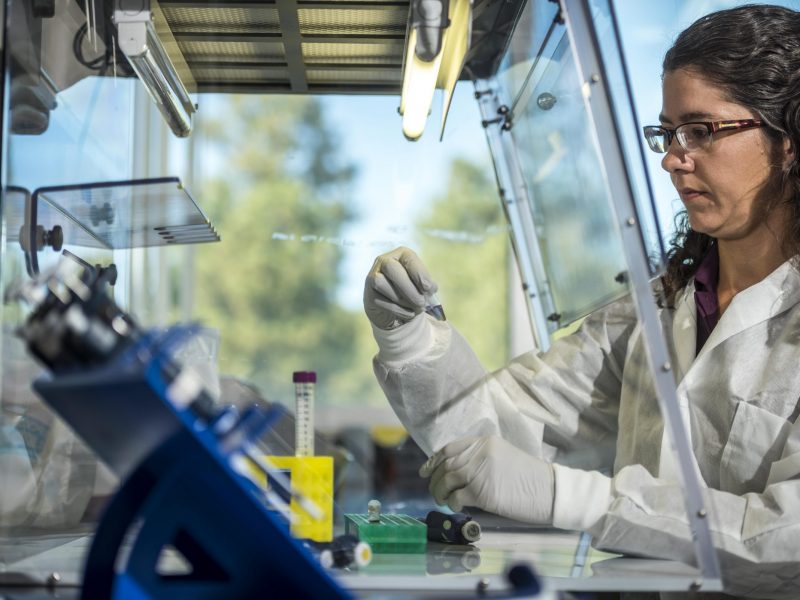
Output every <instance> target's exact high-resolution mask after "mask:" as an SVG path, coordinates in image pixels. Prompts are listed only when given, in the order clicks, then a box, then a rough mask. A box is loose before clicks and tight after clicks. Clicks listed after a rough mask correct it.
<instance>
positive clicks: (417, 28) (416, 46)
mask: <svg viewBox="0 0 800 600" xmlns="http://www.w3.org/2000/svg"><path fill="white" fill-rule="evenodd" d="M471 26H472V4H471V2H470V0H412V3H411V24H410V28H409V35H408V46H407V48H406V57H405V62H404V65H403V88H402V92H401V95H400V114H401V115H403V135H405V136H406V138H408V139H409V140H412V141H413V140H417V139H419V138H420V136H421V135H422V132H423V130H424V129H425V122H426V121H427V120H428V113H429V112H430V108H431V103H432V102H433V95H434V91H435V90H436V89H437V88H438V89H441V90H443V92H444V95H443V103H442V129H441V135H444V126H445V122H446V119H447V113H448V111H449V109H450V101H451V99H452V96H453V89H454V88H455V85H456V82H457V81H458V77H459V75H460V74H461V70H462V69H463V67H464V60H465V58H466V55H467V50H468V49H469V40H470V29H471Z"/></svg>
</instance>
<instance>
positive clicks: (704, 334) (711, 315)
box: [694, 244, 719, 355]
mask: <svg viewBox="0 0 800 600" xmlns="http://www.w3.org/2000/svg"><path fill="white" fill-rule="evenodd" d="M718 281H719V252H718V250H717V245H716V244H714V245H713V246H711V248H709V249H708V252H707V253H706V255H705V256H704V257H703V262H701V263H700V266H699V267H698V268H697V272H696V273H695V275H694V303H695V305H696V306H697V342H696V347H695V355H697V354H699V353H700V349H701V348H702V347H703V345H704V344H705V343H706V340H708V337H709V336H710V335H711V332H712V331H713V330H714V327H715V326H716V325H717V321H719V301H718V300H717V282H718Z"/></svg>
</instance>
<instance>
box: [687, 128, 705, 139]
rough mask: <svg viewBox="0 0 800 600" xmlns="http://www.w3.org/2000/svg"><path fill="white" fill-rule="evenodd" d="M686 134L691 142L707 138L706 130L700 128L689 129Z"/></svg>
mask: <svg viewBox="0 0 800 600" xmlns="http://www.w3.org/2000/svg"><path fill="white" fill-rule="evenodd" d="M688 134H689V137H691V138H692V139H693V140H704V139H706V138H707V137H708V129H706V128H705V127H701V126H697V127H691V128H690V129H689V131H688Z"/></svg>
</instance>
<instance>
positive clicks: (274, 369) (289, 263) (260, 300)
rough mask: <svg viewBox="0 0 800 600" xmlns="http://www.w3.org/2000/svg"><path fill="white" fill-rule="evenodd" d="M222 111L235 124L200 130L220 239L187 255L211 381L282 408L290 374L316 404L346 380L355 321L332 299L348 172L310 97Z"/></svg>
mask: <svg viewBox="0 0 800 600" xmlns="http://www.w3.org/2000/svg"><path fill="white" fill-rule="evenodd" d="M224 101H226V102H229V103H230V105H229V106H228V107H226V110H224V111H219V112H220V113H221V114H232V115H236V118H234V119H225V120H224V121H222V120H219V121H217V122H214V123H210V124H208V125H207V126H206V127H205V128H204V131H205V132H206V133H207V135H208V138H209V141H210V142H211V144H212V145H213V147H214V152H215V153H216V154H218V155H221V156H225V157H226V162H227V163H228V164H229V165H230V166H229V167H227V168H225V169H224V170H223V174H222V175H221V176H219V177H217V178H216V179H217V180H216V181H209V182H208V183H207V184H206V186H205V187H206V188H208V189H209V190H213V191H214V193H215V194H216V197H215V198H214V199H213V200H212V201H211V202H210V203H209V204H208V205H207V207H206V212H207V214H208V215H209V217H210V218H211V220H212V221H213V222H215V223H216V225H217V229H218V230H219V231H220V232H221V236H222V238H223V241H222V243H220V244H211V245H208V246H205V247H202V248H199V249H198V254H197V260H196V265H197V273H196V288H195V289H196V295H195V298H196V300H195V301H196V314H197V316H198V317H199V318H200V319H201V320H202V321H203V322H205V323H207V324H208V325H209V326H212V327H216V328H219V329H220V332H221V350H220V369H221V371H223V372H225V373H233V374H236V375H239V376H243V377H246V378H249V379H251V380H252V381H253V382H254V383H256V384H257V385H259V387H260V388H261V389H262V391H263V392H264V393H265V394H266V395H267V396H268V397H270V398H272V399H279V400H282V401H284V402H287V403H291V399H292V398H293V391H292V382H291V374H292V372H293V371H295V370H315V371H317V372H318V374H319V381H320V390H319V391H320V396H321V397H326V395H327V394H326V386H327V385H328V384H329V383H330V381H331V380H332V378H335V377H336V375H337V374H339V373H341V372H347V371H351V367H352V364H351V363H352V354H351V352H349V349H350V348H351V347H352V346H353V345H354V343H355V342H354V339H355V336H356V331H357V323H358V320H359V319H361V317H360V315H355V314H352V313H350V312H348V311H346V310H345V309H343V308H341V307H340V306H338V305H337V303H336V301H335V297H334V294H335V291H336V287H337V283H338V269H339V265H340V262H341V258H342V251H341V246H340V245H337V244H336V243H333V242H332V240H335V239H337V238H338V237H339V235H340V231H341V228H342V227H343V226H344V225H345V224H346V223H347V222H348V220H349V219H350V218H351V217H352V215H351V214H350V213H349V211H348V207H347V204H346V202H345V200H346V198H347V192H348V185H349V184H350V182H351V180H352V178H353V175H354V173H355V170H354V168H353V167H352V165H349V164H346V163H344V162H341V161H340V159H339V158H338V157H340V156H341V153H340V152H337V144H338V142H337V140H336V138H335V136H334V135H333V133H332V131H331V129H330V127H329V126H328V124H327V123H326V122H325V120H324V115H323V113H322V111H321V109H320V105H319V102H318V101H316V100H315V99H313V98H311V97H281V96H271V97H267V98H265V97H256V96H241V97H228V98H226V99H225V100H224ZM220 179H224V183H223V181H220ZM363 371H364V375H363V377H364V378H366V377H369V376H371V375H370V373H369V369H368V368H365V369H363Z"/></svg>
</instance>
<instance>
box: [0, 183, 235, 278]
mask: <svg viewBox="0 0 800 600" xmlns="http://www.w3.org/2000/svg"><path fill="white" fill-rule="evenodd" d="M5 201H6V209H5V213H6V239H7V241H10V242H15V241H16V242H19V243H20V245H21V246H22V249H23V251H24V252H25V259H26V264H27V269H28V273H29V274H31V275H34V274H36V273H38V271H39V267H38V258H37V252H38V251H41V250H43V249H44V247H46V246H51V247H52V248H53V249H54V250H55V251H59V250H60V249H61V247H62V246H63V245H71V246H77V247H84V248H102V249H105V250H116V249H125V248H141V247H147V246H174V245H179V244H199V243H205V242H218V241H220V237H219V234H218V233H217V231H216V229H214V227H213V225H212V224H211V222H210V221H209V220H208V218H206V216H205V215H204V214H203V211H202V210H201V209H200V207H199V206H197V204H196V203H195V201H194V200H193V199H192V197H191V196H190V195H189V193H188V192H187V191H186V189H184V187H183V184H182V183H181V181H180V179H179V178H177V177H163V178H157V179H135V180H126V181H109V182H97V183H85V184H78V185H62V186H52V187H41V188H38V189H37V190H35V191H34V192H33V193H31V192H29V191H28V190H26V189H24V188H21V187H15V186H9V187H8V188H7V189H6V194H5ZM29 240H34V243H31V242H29Z"/></svg>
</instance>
